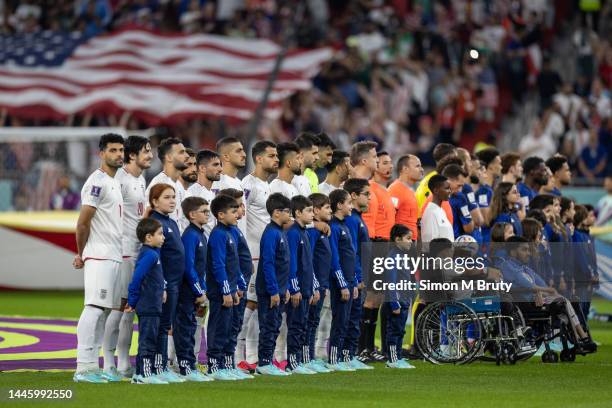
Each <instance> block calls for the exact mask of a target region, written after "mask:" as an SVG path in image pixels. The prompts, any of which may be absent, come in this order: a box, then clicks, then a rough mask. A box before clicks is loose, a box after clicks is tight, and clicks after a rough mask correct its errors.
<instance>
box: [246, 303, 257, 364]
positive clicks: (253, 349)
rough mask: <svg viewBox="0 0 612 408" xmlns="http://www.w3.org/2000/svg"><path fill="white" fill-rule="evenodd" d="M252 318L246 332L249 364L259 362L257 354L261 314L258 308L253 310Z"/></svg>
mask: <svg viewBox="0 0 612 408" xmlns="http://www.w3.org/2000/svg"><path fill="white" fill-rule="evenodd" d="M252 312H253V313H252V314H251V319H250V320H249V324H248V326H247V332H246V344H245V349H246V361H247V363H249V364H255V363H257V360H258V359H259V357H258V356H257V347H258V345H259V316H258V315H257V310H253V311H252Z"/></svg>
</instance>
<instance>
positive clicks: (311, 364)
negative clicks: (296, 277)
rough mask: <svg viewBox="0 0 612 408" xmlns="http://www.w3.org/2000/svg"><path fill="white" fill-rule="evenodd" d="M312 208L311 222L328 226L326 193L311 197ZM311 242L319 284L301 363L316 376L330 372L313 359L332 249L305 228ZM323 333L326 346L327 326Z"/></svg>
mask: <svg viewBox="0 0 612 408" xmlns="http://www.w3.org/2000/svg"><path fill="white" fill-rule="evenodd" d="M308 198H310V201H312V208H313V213H314V220H315V221H319V222H325V223H329V222H330V221H331V218H332V211H331V206H330V205H329V198H328V197H327V196H326V195H325V194H321V193H314V194H311V195H310V197H308ZM306 231H307V232H308V236H309V239H310V247H311V248H312V254H313V256H312V263H313V272H314V276H315V278H316V279H317V282H318V284H319V288H318V292H319V301H318V302H313V304H312V305H310V308H309V309H308V316H307V325H306V342H307V345H306V346H305V347H304V351H303V357H302V358H303V361H304V365H305V367H306V368H308V369H310V370H312V371H315V372H317V373H329V372H331V370H330V369H329V368H327V367H325V362H324V361H323V360H315V359H314V358H315V344H316V343H317V331H318V330H319V322H320V321H321V310H322V308H323V303H324V301H325V294H326V292H327V290H328V289H329V274H330V271H331V256H332V255H331V248H330V246H329V237H328V236H327V235H326V234H323V233H322V232H321V231H319V230H318V229H316V228H308V229H307V230H306ZM321 331H322V332H323V334H319V336H321V337H322V339H321V340H322V342H323V343H326V342H327V339H328V338H329V326H327V330H321Z"/></svg>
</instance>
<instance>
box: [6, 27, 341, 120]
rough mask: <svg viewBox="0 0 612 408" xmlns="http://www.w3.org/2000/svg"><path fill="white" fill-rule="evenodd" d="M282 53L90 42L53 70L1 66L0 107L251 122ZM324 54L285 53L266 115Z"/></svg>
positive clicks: (129, 35)
mask: <svg viewBox="0 0 612 408" xmlns="http://www.w3.org/2000/svg"><path fill="white" fill-rule="evenodd" d="M279 51H280V47H279V46H278V45H277V44H275V43H274V42H272V41H269V40H263V39H237V38H229V37H223V36H215V35H205V34H195V35H183V34H176V35H167V34H155V33H152V32H148V31H143V30H125V31H119V32H115V33H111V34H107V35H103V36H99V37H94V38H92V39H90V40H89V41H87V42H85V43H84V44H82V45H81V46H79V47H77V48H76V49H75V51H74V52H73V54H72V55H71V56H70V57H69V58H68V59H66V61H65V62H64V63H63V64H62V65H61V66H59V67H55V68H52V67H44V68H42V67H36V68H27V67H21V66H0V108H6V109H7V110H8V112H9V113H11V114H15V115H18V116H21V117H29V118H41V119H61V118H64V117H66V116H68V115H70V114H75V113H83V112H91V113H94V114H115V115H120V114H122V113H123V112H126V111H127V112H131V114H132V116H133V117H135V118H137V119H140V120H142V121H144V122H145V123H147V124H148V125H151V126H154V125H159V124H175V123H179V122H182V121H184V120H188V119H193V118H225V119H227V120H228V121H229V122H233V123H236V122H243V121H246V120H248V119H250V117H251V116H252V114H253V112H254V111H255V108H256V107H257V105H258V103H259V101H260V99H261V97H262V95H263V91H264V89H265V86H266V82H267V79H268V77H269V75H270V73H271V71H272V68H273V66H274V61H275V58H276V56H277V54H278V52H279ZM331 56H332V50H331V49H330V48H318V49H311V50H294V51H290V52H288V54H287V56H286V58H285V60H284V62H283V64H282V66H281V70H280V72H279V75H278V77H277V80H276V82H275V83H274V87H273V90H272V93H271V95H270V99H269V103H268V108H267V110H266V115H267V116H269V117H272V118H274V117H278V116H279V115H280V113H281V105H282V101H283V99H285V98H287V97H288V96H289V95H291V94H292V93H293V92H295V91H298V90H305V89H309V88H310V87H311V78H312V77H313V76H314V75H316V73H317V72H318V70H319V68H320V66H321V64H322V63H323V62H325V61H326V60H328V59H329V58H331Z"/></svg>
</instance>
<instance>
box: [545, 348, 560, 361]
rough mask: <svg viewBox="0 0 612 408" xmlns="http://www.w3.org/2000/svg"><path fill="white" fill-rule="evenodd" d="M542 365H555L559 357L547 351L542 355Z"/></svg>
mask: <svg viewBox="0 0 612 408" xmlns="http://www.w3.org/2000/svg"><path fill="white" fill-rule="evenodd" d="M542 362H543V363H557V362H559V355H558V354H557V353H555V352H554V351H552V350H547V351H545V352H544V354H542Z"/></svg>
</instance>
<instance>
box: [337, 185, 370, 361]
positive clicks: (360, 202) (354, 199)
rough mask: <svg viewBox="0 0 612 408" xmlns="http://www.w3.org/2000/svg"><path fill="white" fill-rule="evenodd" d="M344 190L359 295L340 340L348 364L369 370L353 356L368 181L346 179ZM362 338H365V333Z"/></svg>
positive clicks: (366, 246)
mask: <svg viewBox="0 0 612 408" xmlns="http://www.w3.org/2000/svg"><path fill="white" fill-rule="evenodd" d="M344 189H345V190H346V191H347V192H348V193H349V194H350V196H351V205H352V207H353V209H352V211H351V215H349V216H348V217H346V218H345V220H344V223H345V224H346V226H347V227H348V229H349V231H351V238H352V240H353V247H354V248H355V252H356V254H357V259H356V260H355V284H356V285H357V289H358V291H359V297H358V298H357V299H356V300H354V301H353V303H352V305H351V310H350V312H349V323H348V329H347V332H346V339H345V340H344V343H345V348H346V349H348V351H349V361H348V364H349V365H350V366H351V367H352V368H354V369H356V370H372V369H374V367H372V366H369V365H367V364H364V363H363V362H361V361H360V360H358V359H357V357H356V355H357V346H358V343H359V338H360V335H361V330H360V327H359V325H360V323H361V314H362V309H363V307H362V306H363V295H364V291H363V289H364V288H365V283H364V279H363V274H362V269H363V266H364V265H366V267H367V265H369V259H370V255H371V247H370V237H369V233H368V227H367V226H366V224H365V222H363V219H362V218H361V213H363V212H364V211H367V210H368V206H369V203H370V183H368V180H366V179H357V178H352V179H348V180H346V182H345V183H344ZM368 269H369V268H368ZM366 270H367V269H366ZM366 310H375V309H366ZM375 328H376V326H374V325H369V327H368V329H375ZM364 337H366V338H367V337H368V336H364ZM372 337H373V334H372Z"/></svg>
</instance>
